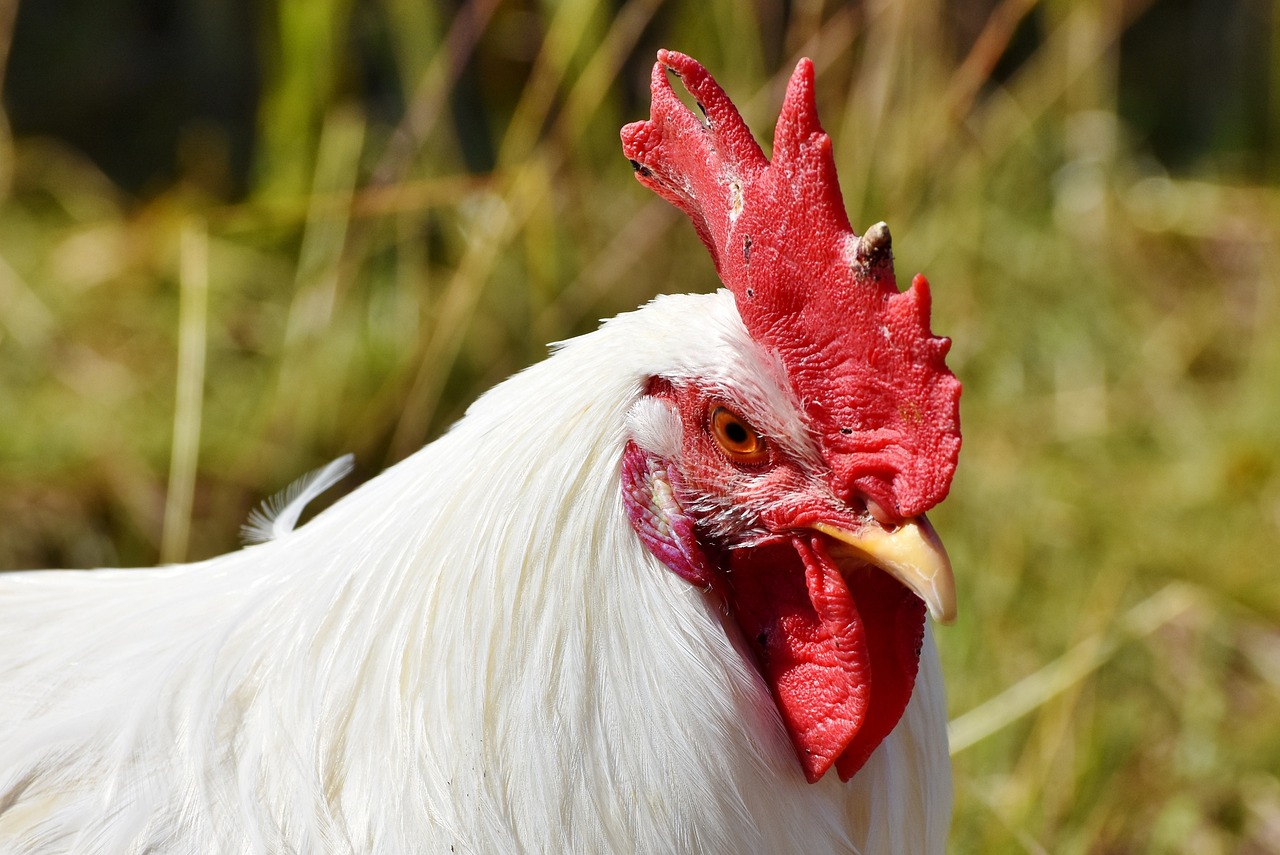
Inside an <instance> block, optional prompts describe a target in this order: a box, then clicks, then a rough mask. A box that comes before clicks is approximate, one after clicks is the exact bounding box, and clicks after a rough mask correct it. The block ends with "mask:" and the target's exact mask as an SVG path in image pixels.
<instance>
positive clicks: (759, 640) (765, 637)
mask: <svg viewBox="0 0 1280 855" xmlns="http://www.w3.org/2000/svg"><path fill="white" fill-rule="evenodd" d="M768 643H769V633H767V632H762V633H760V634H759V635H757V636H756V644H758V645H760V646H761V647H764V646H765V645H766V644H768Z"/></svg>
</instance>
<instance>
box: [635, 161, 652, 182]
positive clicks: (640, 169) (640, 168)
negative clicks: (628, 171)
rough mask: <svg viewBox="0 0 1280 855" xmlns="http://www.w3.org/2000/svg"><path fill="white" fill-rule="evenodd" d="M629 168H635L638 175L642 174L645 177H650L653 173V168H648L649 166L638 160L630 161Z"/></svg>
mask: <svg viewBox="0 0 1280 855" xmlns="http://www.w3.org/2000/svg"><path fill="white" fill-rule="evenodd" d="M631 168H632V169H633V170H635V172H636V173H637V174H638V175H642V176H644V177H645V178H649V177H652V175H653V170H651V169H649V167H647V166H645V165H644V164H643V163H641V162H640V161H638V160H633V161H631Z"/></svg>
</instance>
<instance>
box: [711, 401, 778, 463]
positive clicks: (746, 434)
mask: <svg viewBox="0 0 1280 855" xmlns="http://www.w3.org/2000/svg"><path fill="white" fill-rule="evenodd" d="M711 435H712V436H714V437H715V438H716V442H718V443H719V444H720V448H721V449H722V450H723V451H724V453H725V454H727V455H728V456H729V459H730V460H732V461H733V462H734V463H744V464H748V465H751V464H756V463H763V462H764V460H765V458H766V457H767V456H768V452H767V451H766V449H765V444H764V437H762V436H760V434H758V433H756V430H755V428H753V427H751V425H749V424H747V423H746V421H744V420H743V418H742V417H741V416H739V415H738V414H737V413H735V412H733V410H730V409H728V408H727V407H716V408H715V409H714V410H712V411H711Z"/></svg>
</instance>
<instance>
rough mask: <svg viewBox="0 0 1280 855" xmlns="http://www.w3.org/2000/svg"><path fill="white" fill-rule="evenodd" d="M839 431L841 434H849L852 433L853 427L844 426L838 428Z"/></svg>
mask: <svg viewBox="0 0 1280 855" xmlns="http://www.w3.org/2000/svg"><path fill="white" fill-rule="evenodd" d="M840 432H841V433H842V434H844V435H845V436H849V435H850V434H852V433H853V428H847V427H845V428H840Z"/></svg>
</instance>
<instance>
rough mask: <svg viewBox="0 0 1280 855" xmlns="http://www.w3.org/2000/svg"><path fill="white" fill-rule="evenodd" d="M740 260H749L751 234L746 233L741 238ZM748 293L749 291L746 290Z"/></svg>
mask: <svg viewBox="0 0 1280 855" xmlns="http://www.w3.org/2000/svg"><path fill="white" fill-rule="evenodd" d="M742 260H743V261H750V260H751V235H747V236H746V237H744V238H743V239H742ZM748 293H750V292H749V291H748Z"/></svg>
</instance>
